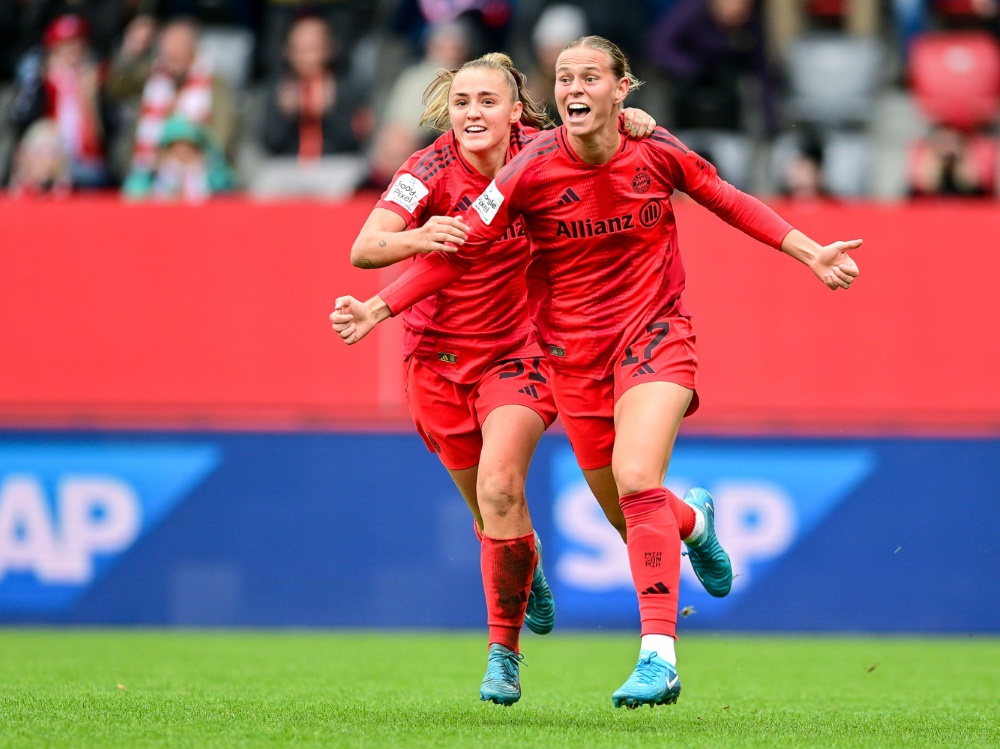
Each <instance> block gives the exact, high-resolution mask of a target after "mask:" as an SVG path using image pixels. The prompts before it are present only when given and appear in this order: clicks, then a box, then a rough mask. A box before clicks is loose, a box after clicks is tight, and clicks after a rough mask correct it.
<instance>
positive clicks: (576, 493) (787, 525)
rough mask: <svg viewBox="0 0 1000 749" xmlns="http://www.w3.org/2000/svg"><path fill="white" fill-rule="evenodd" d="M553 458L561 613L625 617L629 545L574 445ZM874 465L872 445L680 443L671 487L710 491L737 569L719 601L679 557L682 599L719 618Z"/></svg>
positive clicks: (630, 603)
mask: <svg viewBox="0 0 1000 749" xmlns="http://www.w3.org/2000/svg"><path fill="white" fill-rule="evenodd" d="M553 462H554V467H553V471H552V489H553V497H554V502H553V515H554V518H555V528H556V539H557V541H556V544H554V545H553V546H554V547H555V549H556V553H557V556H556V559H555V572H556V580H557V582H558V592H559V593H560V595H559V606H560V612H561V613H565V614H569V615H570V616H571V617H572V618H573V619H574V620H578V621H591V622H594V623H599V622H601V621H606V620H607V619H608V618H609V617H610V618H611V619H612V620H613V621H616V622H617V621H622V622H623V623H624V619H623V617H622V615H623V613H630V614H632V615H633V616H634V614H635V613H637V612H638V606H637V604H636V596H635V590H634V587H633V585H632V577H631V573H630V572H629V564H628V555H627V552H626V549H625V545H624V544H623V543H622V541H621V538H620V537H619V535H618V533H617V532H616V531H615V530H614V529H613V528H611V526H610V525H609V524H608V523H607V521H606V520H605V519H604V516H603V514H602V513H601V511H600V509H599V508H597V507H596V505H595V503H594V500H593V497H592V495H591V493H590V490H589V489H588V488H587V484H586V482H585V481H584V479H583V475H582V474H581V473H580V470H579V468H577V465H576V460H575V459H574V457H573V454H572V452H571V451H570V450H568V449H563V450H559V451H557V452H556V453H555V455H554V456H553ZM874 469H875V456H874V454H873V452H872V451H871V450H859V449H854V450H844V449H815V448H813V449H787V448H785V449H773V450H768V451H761V450H759V449H754V448H752V447H724V448H722V447H720V448H700V449H699V448H683V447H681V448H678V449H677V450H676V451H675V452H674V455H673V457H672V459H671V465H670V476H669V480H668V481H667V486H668V487H669V488H670V489H671V491H673V492H674V493H675V494H677V496H681V497H682V496H684V493H685V492H687V491H688V489H691V488H692V487H695V486H701V487H705V488H707V489H708V490H709V491H710V492H711V493H712V495H713V496H714V498H715V505H716V510H717V512H716V530H717V532H718V534H719V538H720V539H722V541H723V542H724V545H725V547H726V550H727V551H728V552H729V555H730V558H731V560H732V562H733V572H734V575H735V577H734V580H733V590H732V592H731V593H730V594H729V595H728V596H727V597H726V598H723V599H716V598H712V597H711V596H709V595H708V594H707V593H705V591H704V589H703V588H702V586H701V584H700V583H699V582H698V579H697V578H696V577H695V575H694V572H693V571H692V569H691V566H690V564H688V563H687V562H683V563H682V565H681V578H682V585H681V601H680V603H681V606H682V607H685V608H686V607H692V608H691V609H688V612H689V615H690V614H691V613H694V612H696V613H697V614H698V615H699V617H700V618H701V619H703V620H708V621H712V620H717V619H719V618H720V617H721V616H722V615H723V614H724V613H725V612H726V611H727V610H728V609H729V608H731V607H732V606H734V605H736V604H737V603H738V602H739V600H740V599H741V598H742V597H743V596H744V595H745V594H746V593H747V591H749V590H750V589H751V588H752V587H753V586H754V585H758V584H762V582H763V581H765V580H766V579H767V576H768V573H769V571H770V570H771V569H772V568H773V567H775V566H776V565H777V564H779V562H780V560H781V558H782V556H783V555H785V554H786V552H788V551H789V550H790V549H791V548H792V547H793V546H794V545H795V544H796V543H797V542H799V541H801V540H802V539H804V538H806V537H807V536H808V535H809V533H810V532H811V531H812V530H813V528H815V527H816V526H817V525H818V524H820V523H821V522H822V521H823V520H824V518H825V517H826V516H827V515H828V514H829V513H830V512H831V511H832V510H833V509H834V508H836V507H837V506H838V505H839V504H840V503H841V502H843V501H844V500H845V499H847V497H848V496H849V495H850V494H851V492H852V491H853V490H854V489H855V488H856V487H857V485H858V484H859V483H861V482H862V481H864V480H865V479H866V478H867V477H868V476H869V475H871V473H872V471H873V470H874ZM692 609H693V611H692Z"/></svg>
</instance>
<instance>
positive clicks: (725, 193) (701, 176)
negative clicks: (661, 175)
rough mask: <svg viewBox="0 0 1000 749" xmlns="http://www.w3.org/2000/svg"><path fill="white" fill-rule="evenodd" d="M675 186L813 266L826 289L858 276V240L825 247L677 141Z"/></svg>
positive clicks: (842, 285)
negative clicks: (853, 252) (855, 253)
mask: <svg viewBox="0 0 1000 749" xmlns="http://www.w3.org/2000/svg"><path fill="white" fill-rule="evenodd" d="M670 154H671V157H672V159H671V160H672V164H673V172H674V177H675V180H676V182H675V184H677V185H678V186H679V187H681V189H683V190H684V191H685V192H686V193H687V194H688V195H690V196H691V197H692V198H694V199H695V200H696V201H698V202H699V203H701V204H702V205H703V206H705V207H706V208H708V209H709V210H710V211H712V212H713V213H714V214H715V215H717V216H718V217H719V218H721V219H722V220H723V221H725V222H726V223H728V224H730V225H732V226H734V227H736V228H737V229H739V230H740V231H742V232H744V233H745V234H748V235H750V236H751V237H753V238H754V239H756V240H758V241H760V242H764V243H765V244H769V245H771V246H772V247H776V248H777V249H779V250H781V251H782V252H784V253H785V254H786V255H790V256H791V257H793V258H795V259H796V260H798V261H799V262H800V263H803V264H805V265H807V266H809V268H810V270H812V272H813V273H814V274H815V275H816V277H817V278H818V279H819V280H820V281H822V282H823V283H824V284H825V285H826V286H827V287H828V288H830V289H833V290H834V291H836V290H837V289H846V288H849V287H850V285H851V284H852V283H853V282H854V279H855V278H857V277H858V273H859V271H858V264H857V263H855V262H854V259H853V258H851V256H850V255H848V254H847V253H848V250H855V249H857V248H858V247H860V246H861V240H860V239H853V240H850V241H848V242H834V243H833V244H828V245H825V246H824V245H821V244H819V242H816V241H815V240H812V239H810V238H809V237H807V236H806V235H805V234H803V233H802V232H801V231H799V230H798V229H795V228H793V227H792V225H791V224H789V223H788V222H787V221H785V219H783V218H782V217H781V216H779V215H778V214H777V213H776V212H775V211H774V210H772V209H771V208H770V207H768V206H767V205H765V204H764V203H762V202H761V201H759V200H758V199H757V198H755V197H753V196H752V195H748V194H746V193H745V192H742V191H740V190H738V189H736V188H735V187H733V186H732V185H731V184H729V183H728V182H726V181H725V180H723V179H721V178H720V177H719V175H718V173H716V171H715V167H714V166H712V165H711V164H710V163H708V162H707V161H705V160H704V159H702V158H700V157H699V156H698V155H697V154H696V153H694V152H693V151H689V150H687V149H686V147H684V146H683V144H681V143H680V142H679V141H674V142H673V149H672V150H671V151H670Z"/></svg>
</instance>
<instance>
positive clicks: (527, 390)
mask: <svg viewBox="0 0 1000 749" xmlns="http://www.w3.org/2000/svg"><path fill="white" fill-rule="evenodd" d="M517 392H519V393H521V394H522V395H530V396H531V397H532V398H534V399H535V400H538V389H537V388H536V387H535V386H534V385H528V387H523V388H521V389H520V390H518V391H517Z"/></svg>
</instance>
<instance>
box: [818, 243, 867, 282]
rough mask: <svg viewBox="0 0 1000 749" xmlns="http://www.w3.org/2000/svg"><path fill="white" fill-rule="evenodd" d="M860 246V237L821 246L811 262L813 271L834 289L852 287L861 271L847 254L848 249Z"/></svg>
mask: <svg viewBox="0 0 1000 749" xmlns="http://www.w3.org/2000/svg"><path fill="white" fill-rule="evenodd" d="M860 246H861V240H860V239H852V240H850V241H848V242H834V243H833V244H828V245H826V247H821V248H820V250H819V252H818V253H817V255H816V259H815V260H814V261H813V262H812V263H810V267H811V268H812V272H813V273H815V274H816V277H817V278H819V280H820V281H822V282H823V283H824V284H826V286H827V287H828V288H830V289H833V290H834V291H836V290H837V289H847V288H850V286H851V284H852V283H854V279H855V278H857V277H858V273H860V271H859V270H858V264H857V263H856V262H854V259H853V258H852V257H851V256H850V255H848V254H847V251H848V250H856V249H858V248H859V247H860Z"/></svg>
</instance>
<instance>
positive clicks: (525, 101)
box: [420, 52, 552, 131]
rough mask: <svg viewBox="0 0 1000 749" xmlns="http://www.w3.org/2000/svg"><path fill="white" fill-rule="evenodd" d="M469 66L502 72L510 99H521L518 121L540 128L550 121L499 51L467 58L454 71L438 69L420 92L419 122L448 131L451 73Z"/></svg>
mask: <svg viewBox="0 0 1000 749" xmlns="http://www.w3.org/2000/svg"><path fill="white" fill-rule="evenodd" d="M470 68H488V69H489V70H496V71H497V72H499V73H502V74H503V75H504V76H505V77H506V79H507V85H508V86H509V87H510V91H511V94H512V95H513V97H514V101H519V102H521V106H522V109H521V123H522V124H524V125H529V126H530V127H537V128H544V127H546V126H547V125H551V124H552V120H551V118H550V117H549V116H548V114H547V113H546V111H545V107H543V106H542V105H540V104H538V103H537V102H535V101H534V100H533V99H532V98H531V95H530V94H529V93H528V88H527V79H526V78H525V76H524V73H522V72H521V71H520V70H518V69H517V68H515V67H514V61H513V60H511V59H510V57H509V56H507V55H505V54H504V53H503V52H490V53H489V54H486V55H483V56H482V57H478V58H476V59H475V60H469V61H468V62H467V63H465V64H464V65H462V67H460V68H457V69H455V70H439V71H438V74H437V78H435V79H434V80H433V81H432V82H431V85H429V86H428V87H427V89H426V90H425V91H424V115H423V117H421V118H420V124H421V126H423V125H429V126H430V127H433V128H434V129H436V130H442V131H443V130H448V129H449V128H450V127H451V117H450V115H449V114H448V97H449V96H450V95H451V84H452V83H453V82H454V80H455V76H456V75H458V74H459V73H461V72H462V71H463V70H468V69H470Z"/></svg>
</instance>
